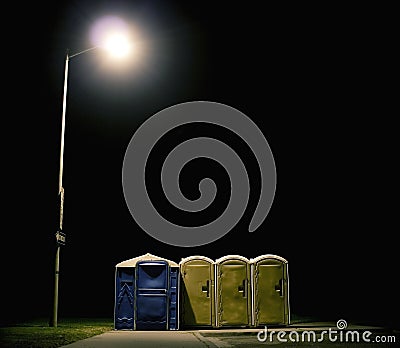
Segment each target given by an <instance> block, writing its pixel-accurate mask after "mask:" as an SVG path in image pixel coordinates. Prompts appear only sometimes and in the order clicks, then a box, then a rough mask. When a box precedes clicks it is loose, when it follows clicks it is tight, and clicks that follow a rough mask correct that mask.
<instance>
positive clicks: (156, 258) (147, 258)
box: [115, 253, 179, 267]
mask: <svg viewBox="0 0 400 348" xmlns="http://www.w3.org/2000/svg"><path fill="white" fill-rule="evenodd" d="M139 261H167V262H168V264H169V265H170V266H171V267H179V265H178V264H177V263H176V262H174V261H171V260H168V259H165V258H163V257H159V256H156V255H153V254H150V253H147V254H144V255H141V256H138V257H134V258H133V259H129V260H125V261H122V262H120V263H118V264H117V265H115V267H135V266H136V263H138V262H139Z"/></svg>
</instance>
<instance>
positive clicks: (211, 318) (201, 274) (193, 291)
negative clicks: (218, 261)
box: [179, 255, 215, 327]
mask: <svg viewBox="0 0 400 348" xmlns="http://www.w3.org/2000/svg"><path fill="white" fill-rule="evenodd" d="M179 266H180V275H181V287H180V289H181V302H180V303H181V306H180V310H181V325H182V326H184V327H193V326H198V327H199V326H204V327H212V326H214V325H215V293H214V261H213V260H211V259H210V258H208V257H205V256H198V255H196V256H190V257H186V258H183V259H182V260H181V262H179Z"/></svg>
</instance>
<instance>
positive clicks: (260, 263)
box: [250, 254, 290, 326]
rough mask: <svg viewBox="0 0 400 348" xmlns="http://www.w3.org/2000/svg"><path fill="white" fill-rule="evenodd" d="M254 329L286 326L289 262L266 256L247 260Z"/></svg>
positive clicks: (281, 258) (288, 309) (288, 313)
mask: <svg viewBox="0 0 400 348" xmlns="http://www.w3.org/2000/svg"><path fill="white" fill-rule="evenodd" d="M250 264H251V271H252V297H253V305H252V308H253V325H254V326H260V325H289V324H290V308H289V278H288V262H287V260H285V259H284V258H283V257H280V256H277V255H272V254H266V255H261V256H258V257H256V258H255V259H251V260H250Z"/></svg>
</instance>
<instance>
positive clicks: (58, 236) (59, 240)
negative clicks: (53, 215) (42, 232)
mask: <svg viewBox="0 0 400 348" xmlns="http://www.w3.org/2000/svg"><path fill="white" fill-rule="evenodd" d="M56 240H57V244H58V245H65V240H66V236H65V233H63V232H61V231H57V233H56Z"/></svg>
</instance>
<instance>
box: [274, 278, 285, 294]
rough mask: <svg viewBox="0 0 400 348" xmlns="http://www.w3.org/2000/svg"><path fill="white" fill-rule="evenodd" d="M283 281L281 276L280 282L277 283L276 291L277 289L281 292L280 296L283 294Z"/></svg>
mask: <svg viewBox="0 0 400 348" xmlns="http://www.w3.org/2000/svg"><path fill="white" fill-rule="evenodd" d="M282 282H283V280H282V278H281V279H279V284H276V285H275V291H276V292H279V296H280V297H282V296H283V286H282Z"/></svg>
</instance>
